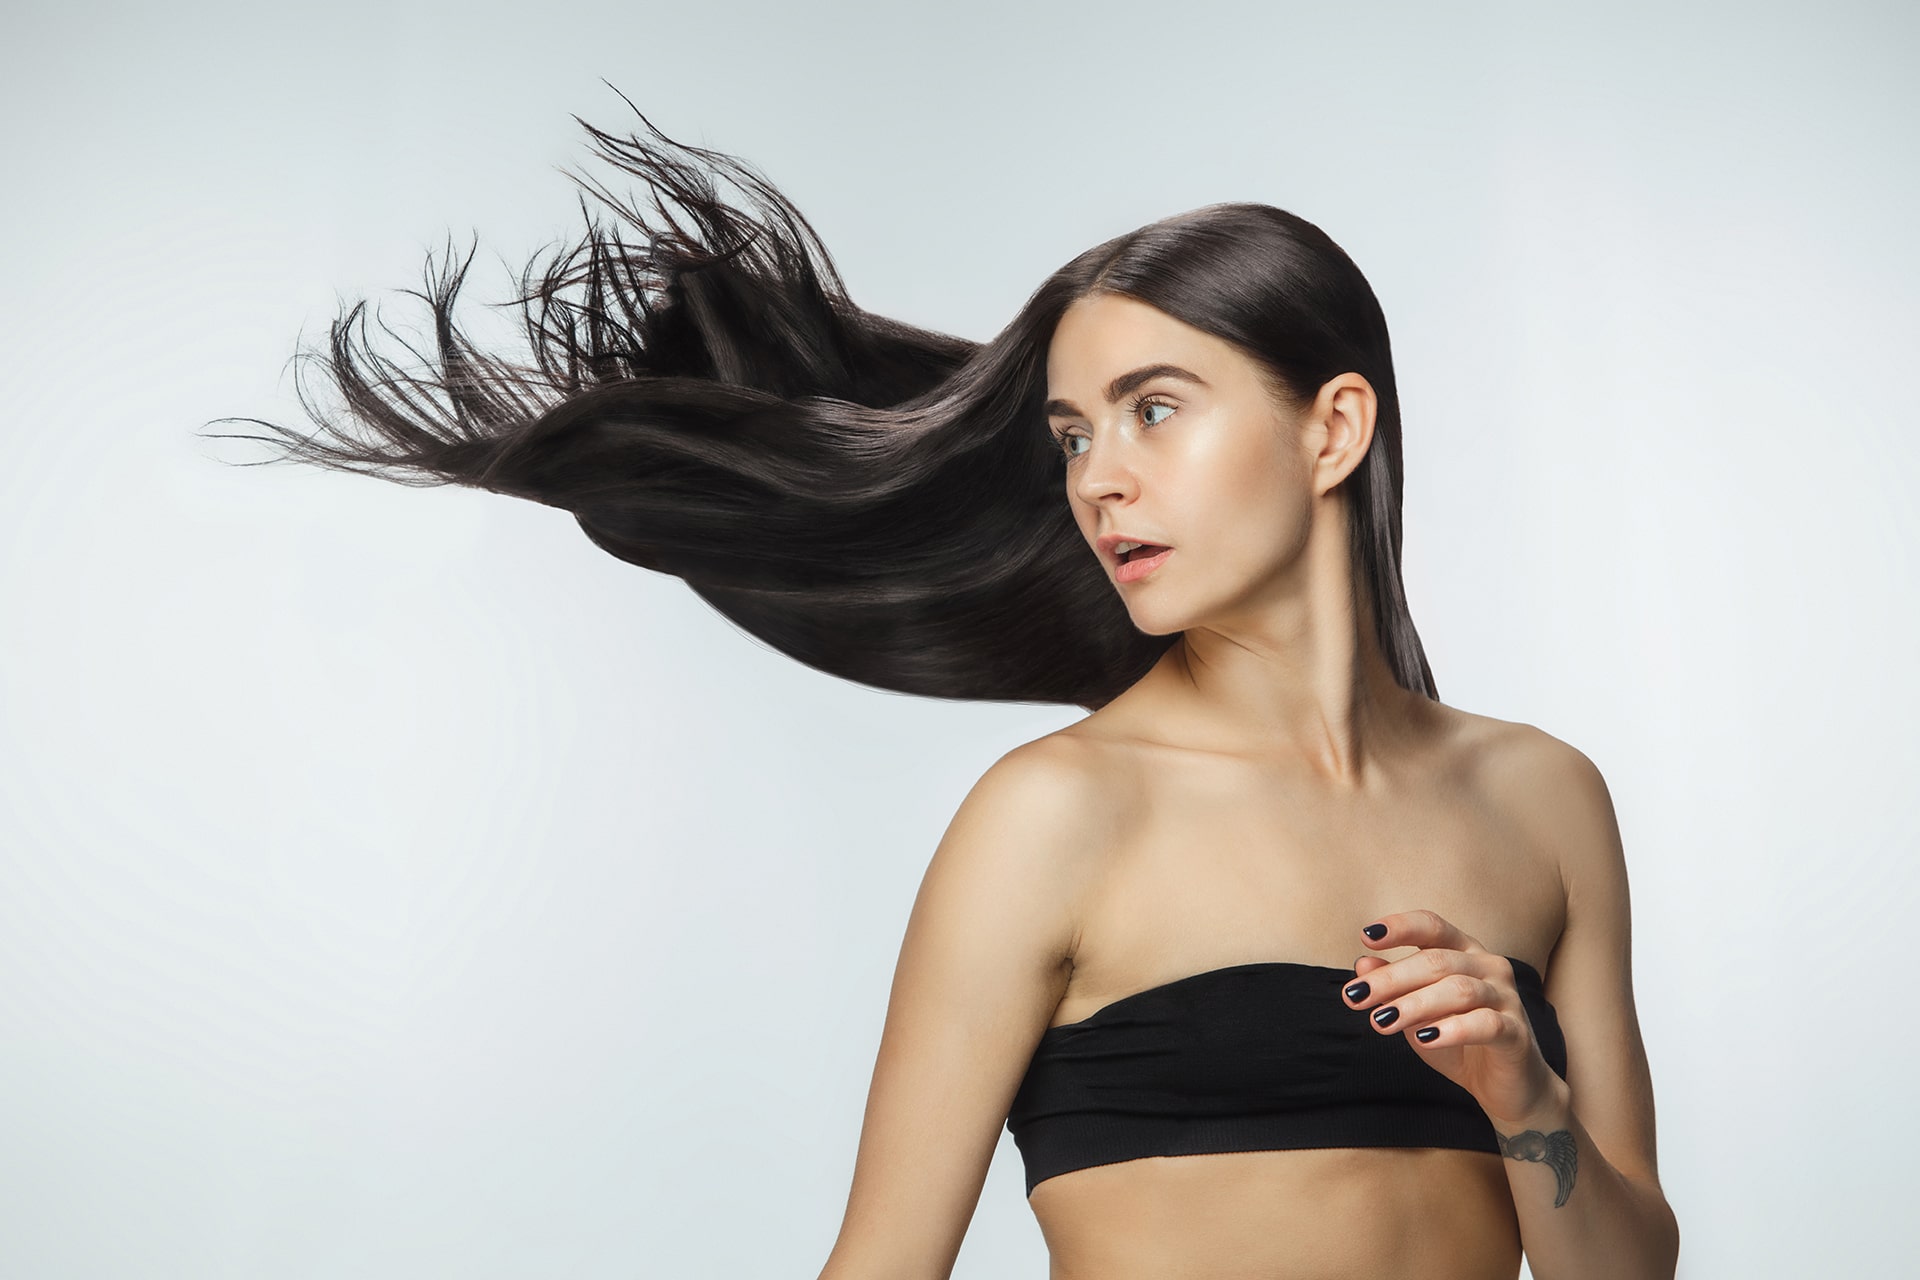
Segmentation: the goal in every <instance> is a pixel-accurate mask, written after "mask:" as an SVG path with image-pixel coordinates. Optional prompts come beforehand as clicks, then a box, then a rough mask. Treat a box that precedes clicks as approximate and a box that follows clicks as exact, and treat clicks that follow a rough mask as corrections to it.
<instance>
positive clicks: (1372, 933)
mask: <svg viewBox="0 0 1920 1280" xmlns="http://www.w3.org/2000/svg"><path fill="white" fill-rule="evenodd" d="M1360 932H1362V933H1364V934H1366V935H1367V936H1368V937H1369V938H1372V939H1373V940H1374V941H1375V942H1378V941H1380V939H1382V938H1384V937H1386V936H1387V926H1385V925H1383V924H1370V925H1368V926H1367V927H1366V928H1364V929H1362V930H1361V931H1360Z"/></svg>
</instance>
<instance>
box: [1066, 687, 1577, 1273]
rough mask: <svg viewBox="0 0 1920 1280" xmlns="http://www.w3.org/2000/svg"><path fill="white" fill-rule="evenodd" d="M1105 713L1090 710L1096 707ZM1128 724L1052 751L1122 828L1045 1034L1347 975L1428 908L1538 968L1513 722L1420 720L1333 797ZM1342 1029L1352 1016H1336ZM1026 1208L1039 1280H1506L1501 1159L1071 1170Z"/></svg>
mask: <svg viewBox="0 0 1920 1280" xmlns="http://www.w3.org/2000/svg"><path fill="white" fill-rule="evenodd" d="M1113 709H1114V708H1111V707H1110V708H1108V710H1113ZM1129 720H1130V717H1128V716H1126V715H1125V714H1124V713H1123V714H1119V715H1115V716H1107V715H1106V714H1105V712H1104V711H1103V712H1102V713H1096V714H1095V715H1094V716H1090V717H1088V718H1087V719H1086V720H1083V721H1081V722H1079V723H1078V724H1076V725H1073V726H1071V727H1069V728H1068V729H1064V730H1061V731H1060V733H1059V734H1056V735H1054V736H1055V737H1065V738H1071V739H1073V740H1074V741H1075V743H1076V747H1075V749H1076V750H1079V751H1081V752H1083V753H1084V755H1085V758H1086V760H1087V762H1088V765H1089V767H1090V768H1091V769H1092V771H1093V773H1094V774H1095V776H1097V777H1098V778H1099V779H1100V780H1101V786H1102V787H1103V789H1104V788H1110V790H1111V805H1112V807H1113V809H1114V811H1115V812H1116V813H1117V814H1119V815H1120V816H1121V817H1122V818H1123V819H1124V820H1120V821H1116V822H1115V823H1114V824H1113V829H1114V830H1115V831H1119V832H1124V835H1123V836H1121V837H1120V838H1118V839H1116V840H1114V841H1112V842H1110V843H1109V844H1108V846H1107V847H1106V848H1105V849H1103V851H1102V853H1101V855H1100V862H1099V865H1098V867H1097V869H1096V870H1095V872H1094V873H1093V875H1092V876H1091V878H1090V881H1091V882H1090V884H1089V887H1088V890H1087V893H1086V897H1085V901H1084V907H1083V911H1082V917H1081V922H1080V931H1079V937H1078V940H1077V943H1076V946H1075V949H1074V955H1073V969H1072V973H1071V977H1070V979H1069V981H1068V985H1067V989H1066V993H1065V995H1064V996H1063V997H1062V998H1061V1001H1060V1003H1059V1005H1058V1007H1057V1008H1056V1009H1055V1011H1054V1015H1053V1018H1052V1020H1051V1023H1052V1025H1059V1024H1061V1023H1066V1022H1074V1021H1077V1020H1079V1019H1081V1018H1084V1017H1086V1016H1087V1015H1088V1014H1091V1013H1093V1012H1094V1011H1095V1010H1097V1009H1099V1008H1101V1007H1102V1006H1104V1005H1106V1004H1108V1003H1110V1002H1112V1001H1113V1000H1116V999H1118V998H1120V997H1121V996H1125V995H1129V994H1132V993H1134V992H1137V991H1142V990H1145V989H1147V988H1149V987H1153V986H1157V985H1159V984H1161V983H1165V982H1169V981H1172V980H1173V979H1176V978H1181V977H1185V976H1188V975H1190V974H1195V973H1201V972H1204V971H1207V970H1210V969H1217V968H1223V967H1225V966H1228V965H1235V964H1243V963H1247V962H1250V961H1258V960H1294V961H1301V962H1305V963H1310V964H1323V965H1333V966H1340V967H1351V966H1352V965H1353V963H1354V961H1355V959H1356V958H1358V957H1359V956H1362V955H1366V954H1378V955H1381V956H1383V957H1384V958H1385V959H1388V960H1397V959H1400V958H1401V957H1402V956H1404V955H1409V954H1411V951H1410V950H1409V949H1404V948H1402V949H1394V950H1386V951H1380V952H1370V951H1369V949H1368V948H1367V947H1366V945H1365V941H1364V939H1363V938H1362V937H1361V934H1360V929H1361V927H1362V926H1363V925H1365V924H1368V923H1369V922H1371V921H1373V920H1376V919H1378V918H1380V916H1382V915H1384V914H1387V913H1390V912H1395V911H1408V910H1413V909H1416V908H1421V907H1425V908H1429V909H1431V910H1433V911H1436V912H1438V913H1440V915H1442V916H1444V917H1445V918H1446V919H1448V920H1450V921H1451V922H1453V923H1454V924H1456V925H1458V926H1459V927H1460V928H1461V929H1463V930H1465V931H1466V932H1467V933H1468V934H1470V935H1472V936H1473V937H1474V938H1475V939H1476V940H1478V941H1479V942H1480V944H1481V945H1482V946H1483V947H1485V948H1486V949H1487V950H1489V951H1491V952H1493V953H1495V954H1496V955H1511V956H1515V957H1518V958H1520V959H1522V960H1525V961H1527V962H1528V963H1530V964H1532V965H1533V966H1534V967H1535V968H1536V969H1538V970H1539V971H1540V972H1541V973H1542V974H1545V973H1547V972H1548V959H1549V956H1550V954H1551V952H1552V950H1553V947H1554V944H1555V942H1556V941H1557V940H1558V938H1559V936H1560V931H1561V927H1562V923H1563V921H1564V918H1565V914H1564V913H1565V897H1564V893H1563V891H1562V888H1561V881H1560V877H1559V873H1558V869H1557V866H1556V862H1555V859H1554V855H1553V851H1552V849H1551V847H1550V832H1551V830H1552V828H1551V801H1550V798H1547V797H1541V796H1538V795H1537V794H1532V793H1530V791H1529V789H1528V788H1527V787H1525V786H1524V785H1523V784H1522V782H1521V780H1522V779H1523V778H1524V776H1525V768H1524V764H1525V762H1524V759H1521V758H1519V757H1522V756H1524V755H1525V753H1527V752H1529V751H1531V750H1535V749H1537V746H1536V744H1537V743H1538V741H1539V739H1540V738H1541V737H1542V735H1540V734H1539V731H1538V730H1535V729H1532V728H1530V727H1529V726H1525V725H1518V724H1512V723H1508V722H1506V721H1501V720H1495V719H1492V718H1489V717H1484V716H1476V715H1471V714H1469V713H1466V712H1462V711H1458V710H1456V709H1453V708H1448V707H1445V706H1443V705H1441V704H1439V703H1427V704H1425V707H1424V708H1423V709H1422V710H1421V711H1420V713H1419V715H1418V729H1417V732H1416V733H1415V735H1414V736H1413V737H1411V738H1409V739H1408V740H1407V741H1406V742H1405V743H1404V744H1402V745H1400V746H1397V747H1396V748H1395V749H1394V750H1393V751H1392V752H1388V753H1383V754H1382V755H1380V756H1377V757H1370V763H1369V766H1368V770H1369V772H1368V777H1367V780H1366V782H1365V784H1364V785H1363V786H1361V787H1359V788H1357V789H1349V790H1338V789H1335V788H1332V787H1330V786H1328V785H1327V784H1325V782H1324V781H1316V780H1314V779H1312V778H1310V777H1308V776H1307V775H1305V774H1304V773H1303V772H1302V771H1301V770H1300V769H1299V767H1298V766H1293V767H1284V766H1282V765H1279V764H1276V763H1274V762H1263V761H1259V760H1254V759H1250V758H1247V757H1246V756H1244V755H1236V754H1230V753H1223V752H1218V751H1204V750H1197V749H1194V748H1191V747H1187V746H1176V745H1172V744H1167V743H1164V742H1154V741H1149V740H1146V739H1144V738H1142V737H1139V736H1135V735H1134V734H1133V733H1131V732H1129V729H1128V725H1129ZM1354 1016H1355V1017H1361V1016H1363V1015H1361V1014H1357V1013H1356V1014H1354ZM1028 1204H1029V1206H1030V1207H1031V1209H1032V1211H1033V1213H1034V1216H1035V1217H1036V1218H1037V1219H1038V1221H1039V1224H1040V1229H1041V1233H1042V1235H1043V1236H1044V1237H1045V1239H1046V1243H1047V1248H1048V1252H1049V1254H1050V1255H1051V1258H1052V1270H1051V1272H1050V1277H1051V1280H1135V1278H1136V1277H1138V1278H1139V1280H1147V1278H1148V1277H1152V1280H1178V1278H1180V1277H1186V1276H1192V1277H1201V1276H1204V1277H1208V1278H1209V1280H1229V1278H1235V1280H1294V1278H1296V1277H1298V1278H1302V1280H1304V1278H1305V1277H1309V1276H1311V1277H1317V1278H1325V1277H1333V1276H1355V1277H1358V1276H1381V1275H1420V1276H1422V1277H1431V1278H1432V1280H1491V1278H1492V1277H1501V1278H1502V1280H1512V1278H1513V1277H1515V1276H1517V1275H1518V1274H1519V1269H1520V1233H1519V1223H1518V1220H1517V1218H1516V1216H1515V1213H1514V1208H1513V1200H1512V1196H1511V1193H1510V1191H1509V1188H1508V1183H1507V1175H1506V1172H1505V1170H1504V1169H1503V1168H1502V1167H1501V1163H1500V1157H1499V1156H1497V1155H1494V1154H1492V1153H1489V1152H1481V1151H1461V1150H1450V1149H1433V1148H1338V1149H1319V1150H1298V1151H1250V1152H1227V1153H1216V1154H1206V1155H1193V1156H1174V1157H1149V1158H1145V1159H1139V1160H1129V1161H1125V1162H1122V1163H1118V1164H1109V1165H1099V1166H1095V1167H1092V1168H1087V1169H1078V1170H1075V1171H1073V1172H1070V1173H1065V1174H1061V1175H1058V1176H1056V1177H1053V1178H1049V1179H1047V1180H1046V1181H1045V1182H1042V1183H1041V1184H1040V1185H1039V1186H1037V1187H1035V1188H1034V1191H1033V1194H1032V1196H1031V1197H1029V1200H1028Z"/></svg>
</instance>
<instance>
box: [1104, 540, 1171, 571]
mask: <svg viewBox="0 0 1920 1280" xmlns="http://www.w3.org/2000/svg"><path fill="white" fill-rule="evenodd" d="M1122 542H1138V543H1140V544H1141V545H1143V546H1149V547H1171V546H1172V545H1173V544H1172V543H1171V542H1162V541H1160V540H1159V539H1158V538H1142V537H1140V536H1138V535H1137V534H1131V533H1103V534H1101V535H1100V536H1099V537H1098V538H1096V539H1094V545H1095V546H1097V547H1099V548H1100V554H1101V555H1103V556H1105V557H1106V558H1107V559H1108V560H1111V561H1112V562H1113V563H1115V564H1118V563H1120V553H1119V552H1118V551H1116V550H1114V548H1115V547H1116V546H1118V545H1119V544H1120V543H1122Z"/></svg>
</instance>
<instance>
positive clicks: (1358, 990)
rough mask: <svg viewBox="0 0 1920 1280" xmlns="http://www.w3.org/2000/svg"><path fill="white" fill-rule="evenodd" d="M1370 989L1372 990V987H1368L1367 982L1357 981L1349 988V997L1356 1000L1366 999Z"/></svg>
mask: <svg viewBox="0 0 1920 1280" xmlns="http://www.w3.org/2000/svg"><path fill="white" fill-rule="evenodd" d="M1369 990H1371V988H1370V987H1368V986H1367V984H1366V983H1364V982H1356V983H1354V984H1353V985H1352V986H1350V987H1348V988H1347V999H1349V1000H1354V1001H1359V1000H1365V999H1366V998H1367V992H1368V991H1369Z"/></svg>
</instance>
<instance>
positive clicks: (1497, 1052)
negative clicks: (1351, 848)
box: [1341, 911, 1566, 1125]
mask: <svg viewBox="0 0 1920 1280" xmlns="http://www.w3.org/2000/svg"><path fill="white" fill-rule="evenodd" d="M1376 923H1377V924H1383V925H1385V926H1386V932H1385V933H1384V934H1382V935H1381V936H1380V937H1379V938H1369V937H1367V935H1366V933H1365V932H1364V931H1362V933H1361V937H1362V938H1363V939H1365V941H1366V944H1367V945H1368V946H1369V947H1376V948H1388V947H1407V946H1413V947H1420V948H1421V950H1420V951H1417V952H1415V953H1414V954H1413V955H1410V956H1407V957H1405V958H1404V959H1401V960H1386V959H1383V958H1381V957H1380V956H1370V955H1369V956H1361V957H1360V958H1359V960H1358V961H1356V962H1355V964H1354V966H1353V971H1354V973H1355V974H1356V975H1358V976H1359V977H1360V978H1363V979H1364V980H1365V981H1366V984H1367V987H1368V990H1367V993H1366V994H1365V995H1364V996H1362V997H1361V998H1360V999H1359V1000H1357V1001H1356V1000H1353V999H1351V998H1350V997H1348V996H1347V995H1346V993H1345V991H1344V990H1343V991H1342V993H1341V999H1342V1000H1345V1001H1346V1003H1347V1007H1348V1008H1350V1009H1366V1010H1371V1011H1373V1012H1369V1013H1368V1015H1367V1018H1368V1021H1369V1022H1371V1023H1372V1024H1373V1029H1374V1030H1375V1031H1376V1032H1377V1033H1379V1034H1381V1035H1393V1034H1399V1035H1404V1036H1405V1037H1406V1038H1407V1043H1408V1044H1410V1045H1412V1046H1413V1048H1414V1051H1415V1052H1416V1053H1418V1054H1419V1055H1420V1057H1421V1058H1422V1059H1424V1060H1425V1061H1426V1063H1427V1065H1428V1066H1430V1067H1432V1068H1433V1069H1434V1070H1435V1071H1438V1072H1439V1073H1440V1074H1441V1075H1443V1076H1445V1077H1446V1078H1447V1079H1449V1080H1451V1081H1453V1082H1454V1083H1455V1084H1457V1085H1459V1086H1460V1087H1461V1088H1463V1089H1465V1090H1466V1091H1467V1092H1468V1093H1470V1094H1472V1095H1473V1097H1474V1100H1475V1101H1476V1102H1478V1103H1479V1104H1480V1107H1481V1109H1482V1110H1483V1111H1485V1112H1486V1113H1487V1115H1488V1117H1489V1118H1491V1119H1494V1120H1503V1121H1507V1122H1509V1123H1514V1124H1516V1125H1517V1124H1518V1123H1519V1122H1521V1121H1524V1120H1525V1119H1527V1118H1528V1117H1531V1116H1534V1115H1536V1114H1538V1113H1539V1112H1540V1111H1541V1110H1542V1109H1543V1108H1546V1107H1550V1106H1552V1105H1555V1104H1556V1103H1557V1102H1559V1101H1561V1100H1564V1098H1565V1096H1566V1095H1565V1092H1564V1091H1565V1089H1566V1082H1565V1081H1564V1080H1562V1079H1561V1078H1560V1077H1559V1076H1558V1075H1556V1074H1555V1073H1554V1070H1553V1068H1552V1067H1550V1066H1548V1065H1547V1060H1546V1058H1545V1057H1544V1056H1542V1054H1541V1052H1540V1044H1539V1041H1537V1040H1535V1039H1534V1035H1533V1023H1532V1021H1531V1020H1530V1019H1529V1018H1528V1017H1527V1011H1526V1008H1525V1006H1523V1005H1522V1004H1521V1003H1520V992H1519V989H1518V987H1516V986H1515V984H1514V976H1513V964H1512V962H1510V961H1509V960H1508V959H1507V958H1506V957H1505V956H1499V955H1495V954H1493V953H1492V952H1490V951H1488V950H1487V949H1486V948H1485V947H1483V946H1481V945H1480V943H1479V942H1477V941H1476V940H1475V939H1473V938H1471V937H1469V936H1468V935H1467V934H1465V933H1462V932H1461V931H1460V930H1459V929H1457V928H1455V927H1454V926H1453V925H1452V924H1450V923H1448V922H1447V921H1446V920H1445V919H1443V918H1441V917H1440V916H1438V915H1436V914H1434V913H1433V912H1431V911H1403V912H1399V913H1397V914H1395V915H1390V916H1382V917H1380V919H1379V920H1378V921H1377V922H1376ZM1348 985H1349V986H1351V985H1352V984H1348ZM1386 1008H1392V1009H1394V1010H1396V1011H1397V1013H1396V1015H1395V1016H1394V1017H1392V1018H1391V1019H1390V1020H1389V1021H1388V1023H1387V1025H1386V1026H1384V1027H1383V1026H1381V1025H1380V1022H1379V1019H1378V1018H1377V1017H1375V1013H1377V1012H1378V1011H1379V1010H1381V1009H1386ZM1423 1028H1433V1029H1434V1031H1436V1032H1437V1033H1438V1034H1436V1035H1432V1036H1431V1038H1429V1039H1427V1040H1424V1041H1423V1040H1421V1039H1420V1037H1419V1036H1418V1035H1416V1034H1415V1033H1416V1032H1418V1031H1420V1030H1422V1029H1423Z"/></svg>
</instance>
